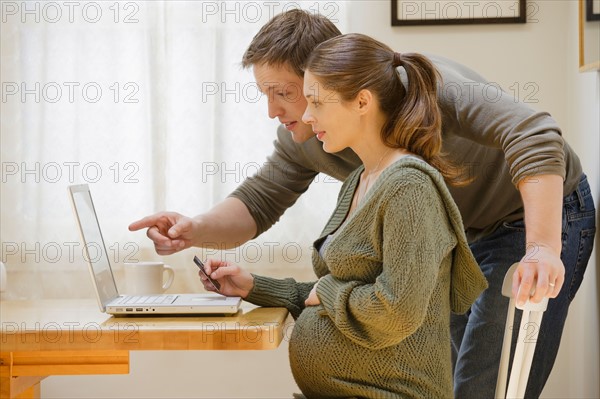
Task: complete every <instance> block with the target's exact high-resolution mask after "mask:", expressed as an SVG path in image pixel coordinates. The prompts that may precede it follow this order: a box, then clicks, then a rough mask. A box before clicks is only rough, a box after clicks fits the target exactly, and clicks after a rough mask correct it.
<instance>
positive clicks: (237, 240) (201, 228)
mask: <svg viewBox="0 0 600 399" xmlns="http://www.w3.org/2000/svg"><path fill="white" fill-rule="evenodd" d="M144 228H147V229H148V230H147V232H146V234H147V236H148V238H150V239H151V240H152V241H153V242H154V248H155V249H156V253H158V254H159V255H171V254H173V253H175V252H179V251H181V250H182V249H186V248H190V247H192V246H195V247H209V248H219V249H228V248H233V247H236V246H239V245H242V244H243V243H245V242H246V241H248V240H250V239H251V238H252V237H254V236H255V235H256V222H255V221H254V219H253V218H252V216H251V215H250V212H249V211H248V208H247V207H246V205H244V203H243V202H242V201H240V200H239V199H237V198H231V197H229V198H226V199H225V200H223V201H222V202H220V203H219V204H217V205H216V206H215V207H213V208H212V209H211V210H210V211H208V212H206V213H203V214H200V215H198V216H196V217H194V218H189V217H187V216H183V215H180V214H179V213H176V212H159V213H156V214H154V215H150V216H147V217H145V218H143V219H140V220H138V221H136V222H133V223H132V224H131V225H130V226H129V230H131V231H135V230H140V229H144Z"/></svg>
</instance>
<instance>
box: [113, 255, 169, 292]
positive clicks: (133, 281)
mask: <svg viewBox="0 0 600 399" xmlns="http://www.w3.org/2000/svg"><path fill="white" fill-rule="evenodd" d="M124 265H125V285H126V290H127V292H125V293H126V294H128V295H153V294H162V293H163V292H165V291H166V290H167V289H168V288H169V287H170V286H171V284H173V279H174V278H175V272H174V271H173V268H171V267H170V266H167V265H165V264H164V263H163V262H135V263H125V264H124ZM165 272H167V279H166V281H165V278H164V276H165Z"/></svg>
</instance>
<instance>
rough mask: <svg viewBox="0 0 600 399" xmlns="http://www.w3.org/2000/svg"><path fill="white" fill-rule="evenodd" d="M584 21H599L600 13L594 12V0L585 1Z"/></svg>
mask: <svg viewBox="0 0 600 399" xmlns="http://www.w3.org/2000/svg"><path fill="white" fill-rule="evenodd" d="M585 20H586V21H600V12H594V0H586V1H585Z"/></svg>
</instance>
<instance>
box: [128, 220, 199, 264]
mask: <svg viewBox="0 0 600 399" xmlns="http://www.w3.org/2000/svg"><path fill="white" fill-rule="evenodd" d="M196 223H197V222H196V221H195V220H194V219H192V218H189V217H187V216H183V215H180V214H179V213H176V212H159V213H156V214H154V215H150V216H146V217H145V218H143V219H140V220H138V221H136V222H133V223H131V224H130V225H129V230H130V231H137V230H140V229H144V228H147V229H148V230H147V231H146V235H147V236H148V238H149V239H151V240H152V241H153V242H154V248H155V250H156V253H157V254H159V255H171V254H174V253H175V252H179V251H181V250H182V249H186V248H189V247H191V246H192V245H193V244H192V240H193V238H194V230H195V227H196V226H195V224H196Z"/></svg>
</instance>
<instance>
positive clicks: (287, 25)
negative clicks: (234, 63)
mask: <svg viewBox="0 0 600 399" xmlns="http://www.w3.org/2000/svg"><path fill="white" fill-rule="evenodd" d="M341 34H342V33H341V32H340V31H339V29H338V28H337V27H336V26H335V25H334V24H333V22H331V21H330V20H329V19H327V18H325V17H324V16H322V15H318V14H311V13H310V12H308V11H304V10H299V9H293V10H290V11H286V12H283V13H281V14H278V15H276V16H274V17H273V18H272V19H271V20H270V21H269V22H267V23H266V24H265V25H264V26H263V27H262V28H261V29H260V31H259V32H258V33H257V34H256V36H254V38H253V39H252V42H251V43H250V45H249V46H248V48H247V49H246V52H245V53H244V56H243V58H242V66H243V67H244V68H250V67H251V66H252V65H263V64H266V65H273V66H282V65H284V64H289V66H290V67H291V68H292V69H293V71H294V72H295V73H296V74H297V75H298V76H304V67H305V64H306V61H307V60H308V57H309V55H310V53H311V52H312V51H313V49H314V48H315V47H317V46H318V45H319V44H320V43H322V42H324V41H325V40H328V39H331V38H332V37H335V36H339V35H341Z"/></svg>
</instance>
